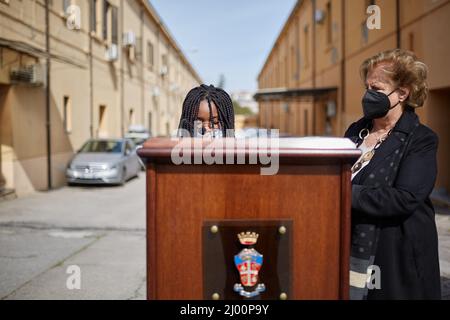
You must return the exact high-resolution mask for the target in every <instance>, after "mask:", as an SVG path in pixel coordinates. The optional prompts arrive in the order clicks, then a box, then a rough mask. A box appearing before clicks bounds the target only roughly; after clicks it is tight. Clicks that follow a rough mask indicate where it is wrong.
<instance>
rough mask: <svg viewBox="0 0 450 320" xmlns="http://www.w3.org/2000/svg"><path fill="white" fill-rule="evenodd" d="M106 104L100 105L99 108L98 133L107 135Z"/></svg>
mask: <svg viewBox="0 0 450 320" xmlns="http://www.w3.org/2000/svg"><path fill="white" fill-rule="evenodd" d="M106 127H107V123H106V106H105V105H100V107H99V110H98V135H99V136H104V135H106Z"/></svg>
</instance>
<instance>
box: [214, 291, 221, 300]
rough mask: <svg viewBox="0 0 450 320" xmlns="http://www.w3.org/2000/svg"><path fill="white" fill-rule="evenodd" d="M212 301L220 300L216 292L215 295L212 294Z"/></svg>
mask: <svg viewBox="0 0 450 320" xmlns="http://www.w3.org/2000/svg"><path fill="white" fill-rule="evenodd" d="M212 299H213V300H219V299H220V294H218V293H217V292H216V293H213V295H212Z"/></svg>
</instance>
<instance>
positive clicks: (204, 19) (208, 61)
mask: <svg viewBox="0 0 450 320" xmlns="http://www.w3.org/2000/svg"><path fill="white" fill-rule="evenodd" d="M296 2H297V1H296V0H150V3H151V4H152V5H153V7H154V8H155V9H156V11H157V12H158V15H159V16H160V17H161V19H162V21H163V22H164V24H165V25H166V27H167V29H168V30H169V32H170V34H171V35H172V36H173V37H174V38H175V41H176V42H177V43H178V45H179V46H180V48H181V49H182V51H183V52H184V54H185V55H186V56H187V58H188V60H189V62H190V63H191V64H192V66H193V67H194V69H195V70H196V71H197V73H198V74H199V75H200V77H201V79H202V80H203V82H204V83H206V84H213V85H217V84H218V82H219V79H220V75H221V74H223V75H224V77H225V90H227V91H228V92H230V93H231V92H234V91H240V90H247V91H254V90H256V88H257V80H256V79H257V76H258V74H259V72H260V71H261V68H262V66H263V64H264V61H265V60H266V58H267V56H268V55H269V53H270V50H271V48H272V46H273V44H274V43H275V40H276V38H277V37H278V35H279V33H280V31H281V28H282V27H283V25H284V23H285V22H286V20H287V18H288V17H289V14H290V12H291V10H292V9H293V7H294V5H295V3H296Z"/></svg>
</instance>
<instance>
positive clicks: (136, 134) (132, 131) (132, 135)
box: [125, 125, 151, 146]
mask: <svg viewBox="0 0 450 320" xmlns="http://www.w3.org/2000/svg"><path fill="white" fill-rule="evenodd" d="M150 137H151V133H150V131H149V130H147V129H146V128H145V127H144V126H142V125H132V126H130V127H129V128H128V131H127V133H125V138H129V139H132V140H133V142H134V143H135V145H136V146H142V145H143V144H144V142H145V141H147V139H149V138H150Z"/></svg>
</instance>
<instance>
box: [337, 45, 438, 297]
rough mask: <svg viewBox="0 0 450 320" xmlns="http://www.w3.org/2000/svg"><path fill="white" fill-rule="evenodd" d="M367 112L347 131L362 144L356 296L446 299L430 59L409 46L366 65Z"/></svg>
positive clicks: (355, 221)
mask: <svg viewBox="0 0 450 320" xmlns="http://www.w3.org/2000/svg"><path fill="white" fill-rule="evenodd" d="M361 75H362V78H363V81H364V82H365V86H366V92H365V94H364V96H363V98H362V111H363V113H364V117H363V118H362V119H360V120H359V121H357V122H355V123H353V124H352V125H351V126H350V127H349V128H348V129H347V131H346V133H345V136H346V137H348V138H350V139H351V140H353V141H354V142H355V143H356V145H357V146H358V148H360V149H361V150H362V155H361V157H360V158H359V159H358V160H357V161H356V163H355V164H354V165H353V167H352V241H351V258H350V298H351V299H440V297H441V292H440V290H441V288H440V272H439V257H438V237H437V231H436V223H435V217H434V208H433V205H432V203H431V201H430V198H429V196H430V193H431V191H432V190H433V187H434V183H435V180H436V175H437V169H436V167H437V165H436V152H437V147H438V137H437V136H436V134H435V133H434V132H433V131H432V130H431V129H429V128H428V127H426V126H425V125H423V124H421V123H420V121H419V118H418V116H417V115H416V113H415V108H418V107H422V106H423V105H424V102H425V100H426V98H427V92H428V89H427V84H426V78H427V67H426V65H425V64H424V63H422V62H420V61H419V60H418V59H417V57H416V56H415V55H414V54H413V53H412V52H409V51H405V50H401V49H396V50H389V51H384V52H381V53H379V54H377V55H375V56H373V57H371V58H369V59H367V60H366V61H364V63H363V64H362V66H361Z"/></svg>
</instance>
